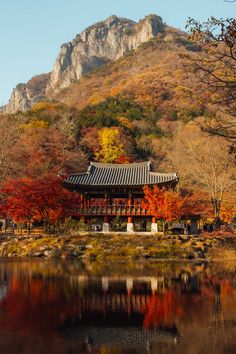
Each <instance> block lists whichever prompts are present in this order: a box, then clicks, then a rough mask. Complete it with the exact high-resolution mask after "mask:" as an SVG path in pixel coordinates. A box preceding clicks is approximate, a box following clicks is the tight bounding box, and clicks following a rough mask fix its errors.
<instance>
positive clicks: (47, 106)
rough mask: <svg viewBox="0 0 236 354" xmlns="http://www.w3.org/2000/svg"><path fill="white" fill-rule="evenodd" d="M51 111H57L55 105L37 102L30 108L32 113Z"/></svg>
mask: <svg viewBox="0 0 236 354" xmlns="http://www.w3.org/2000/svg"><path fill="white" fill-rule="evenodd" d="M51 109H57V105H55V104H53V103H49V102H43V101H40V102H37V103H35V104H34V105H33V107H32V108H31V111H32V112H33V113H37V112H39V111H45V110H51Z"/></svg>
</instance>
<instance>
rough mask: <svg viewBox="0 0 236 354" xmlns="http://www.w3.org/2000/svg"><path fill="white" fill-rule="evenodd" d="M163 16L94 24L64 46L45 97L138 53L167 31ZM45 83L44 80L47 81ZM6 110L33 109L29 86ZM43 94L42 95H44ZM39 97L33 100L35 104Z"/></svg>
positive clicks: (118, 18) (15, 92) (22, 90)
mask: <svg viewBox="0 0 236 354" xmlns="http://www.w3.org/2000/svg"><path fill="white" fill-rule="evenodd" d="M164 27H165V26H164V24H163V22H162V19H161V17H159V16H157V15H153V14H152V15H148V16H146V17H145V18H143V19H142V20H140V21H139V22H137V23H136V22H134V21H132V20H129V19H126V18H123V17H117V16H116V15H112V16H110V17H108V18H107V19H106V20H104V21H101V22H98V23H95V24H94V25H92V26H90V27H88V28H87V29H85V30H84V31H83V32H81V33H80V34H79V35H77V36H76V37H75V38H74V39H73V40H72V41H71V42H68V43H65V44H63V45H62V46H61V51H60V53H59V55H58V57H57V59H56V62H55V65H54V68H53V71H52V73H51V75H50V77H49V76H47V80H48V81H47V86H46V89H45V87H43V93H42V94H43V95H44V94H46V95H50V94H51V93H52V92H58V91H59V90H61V89H62V88H65V87H67V86H69V85H70V84H71V83H73V82H76V81H78V80H79V79H80V78H81V76H82V75H83V74H86V73H89V72H91V71H92V70H94V69H96V68H98V67H100V66H102V65H104V64H106V63H107V62H109V61H114V60H117V59H119V58H121V57H122V56H124V55H125V54H126V53H127V52H129V51H132V50H136V49H137V48H138V47H139V46H140V45H141V44H142V43H145V42H148V41H149V40H150V39H152V38H155V37H156V36H157V34H158V33H162V32H163V30H164ZM44 82H45V81H44ZM13 93H14V94H13V95H12V97H11V99H10V102H9V104H8V105H7V106H6V110H7V111H11V112H12V107H14V109H15V110H17V109H22V110H25V109H26V107H27V108H28V107H29V106H30V97H31V95H30V94H29V93H28V89H27V84H26V85H25V86H24V87H23V89H22V87H21V89H20V92H19V93H20V102H21V105H19V104H14V102H11V100H13V101H14V100H15V98H16V97H18V95H17V94H18V89H17V88H15V90H14V91H13ZM42 94H41V95H40V93H39V96H42ZM26 96H27V105H25V104H24V97H26ZM35 99H37V97H34V102H35Z"/></svg>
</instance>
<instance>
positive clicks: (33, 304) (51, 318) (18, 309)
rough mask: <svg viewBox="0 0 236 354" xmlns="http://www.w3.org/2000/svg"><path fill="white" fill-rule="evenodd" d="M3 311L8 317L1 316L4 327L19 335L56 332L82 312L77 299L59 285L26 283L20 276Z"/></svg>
mask: <svg viewBox="0 0 236 354" xmlns="http://www.w3.org/2000/svg"><path fill="white" fill-rule="evenodd" d="M0 310H1V312H2V313H3V314H4V315H2V316H0V328H1V329H5V330H7V331H9V330H10V331H12V330H14V331H16V332H18V333H25V331H30V332H35V333H37V332H38V333H42V332H45V333H52V332H54V331H55V330H58V329H59V328H60V326H61V325H62V324H63V323H64V321H65V320H66V319H67V318H68V317H70V316H73V314H74V313H75V312H77V313H78V312H79V308H78V305H77V303H76V301H75V298H74V299H73V296H71V295H70V294H68V293H67V292H66V287H63V286H62V284H60V283H59V282H55V281H49V282H47V281H46V282H44V281H43V279H40V278H29V279H28V282H25V283H24V282H22V281H19V279H17V278H16V277H14V278H13V280H12V283H11V288H10V289H9V291H8V293H7V295H6V297H5V298H4V299H3V301H2V302H1V303H0ZM13 319H14V321H13Z"/></svg>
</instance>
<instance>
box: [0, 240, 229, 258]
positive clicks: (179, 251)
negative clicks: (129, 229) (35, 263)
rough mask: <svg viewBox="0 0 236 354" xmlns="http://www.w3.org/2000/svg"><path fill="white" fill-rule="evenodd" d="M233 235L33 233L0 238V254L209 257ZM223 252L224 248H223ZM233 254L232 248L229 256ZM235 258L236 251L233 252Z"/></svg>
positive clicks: (99, 256)
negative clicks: (50, 234)
mask: <svg viewBox="0 0 236 354" xmlns="http://www.w3.org/2000/svg"><path fill="white" fill-rule="evenodd" d="M232 240H233V238H229V237H228V238H224V237H217V236H210V235H209V236H186V235H184V236H173V235H171V236H166V237H165V238H163V237H162V236H158V235H155V236H152V235H141V234H140V235H139V234H133V235H128V234H112V235H110V234H108V235H105V234H94V233H93V234H79V235H74V236H72V235H70V236H48V235H34V236H30V237H17V238H11V237H8V239H6V240H1V243H0V256H1V257H45V258H61V259H66V258H68V259H70V258H82V259H97V260H110V259H117V260H122V259H154V260H161V259H174V260H192V259H201V260H203V259H209V260H210V259H212V258H217V256H218V257H219V254H220V249H224V250H226V249H227V247H228V246H227V245H228V244H229V243H230V242H232ZM224 252H226V251H224ZM233 255H234V253H233V250H232V253H231V256H232V257H233ZM235 258H236V253H235Z"/></svg>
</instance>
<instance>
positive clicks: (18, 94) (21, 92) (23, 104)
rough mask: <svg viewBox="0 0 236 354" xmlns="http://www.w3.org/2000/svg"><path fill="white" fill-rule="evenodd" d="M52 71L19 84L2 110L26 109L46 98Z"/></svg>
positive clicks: (9, 111) (10, 111)
mask: <svg viewBox="0 0 236 354" xmlns="http://www.w3.org/2000/svg"><path fill="white" fill-rule="evenodd" d="M50 77H51V73H48V74H41V75H37V76H34V77H33V78H32V79H31V80H29V81H28V82H27V83H26V84H24V83H21V84H18V85H17V86H16V87H15V88H14V90H13V91H12V94H11V98H10V100H9V102H8V104H7V105H6V106H5V107H2V111H5V112H7V113H15V112H17V111H26V110H27V109H29V108H31V107H32V105H33V104H35V103H36V102H38V101H43V100H45V99H46V96H45V90H46V87H47V85H48V82H49V80H50Z"/></svg>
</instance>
